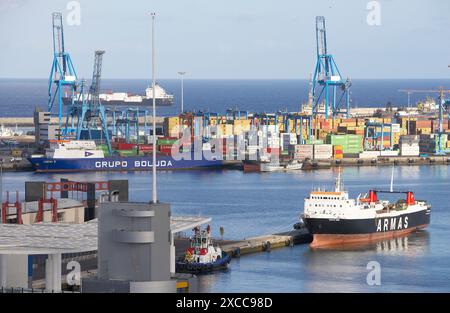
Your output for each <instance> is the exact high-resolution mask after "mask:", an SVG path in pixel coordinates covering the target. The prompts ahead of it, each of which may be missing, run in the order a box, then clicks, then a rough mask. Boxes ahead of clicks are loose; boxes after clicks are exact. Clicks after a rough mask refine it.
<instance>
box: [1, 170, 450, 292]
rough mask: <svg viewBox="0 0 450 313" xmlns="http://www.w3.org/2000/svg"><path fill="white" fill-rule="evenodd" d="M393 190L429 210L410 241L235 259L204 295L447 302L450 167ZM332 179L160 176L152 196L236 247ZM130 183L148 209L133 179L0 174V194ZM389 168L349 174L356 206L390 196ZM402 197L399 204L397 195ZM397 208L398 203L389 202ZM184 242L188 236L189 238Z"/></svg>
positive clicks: (142, 186) (291, 213) (415, 173)
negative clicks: (60, 184)
mask: <svg viewBox="0 0 450 313" xmlns="http://www.w3.org/2000/svg"><path fill="white" fill-rule="evenodd" d="M394 170H395V183H394V188H395V189H396V190H400V191H407V190H412V191H414V192H415V194H416V199H424V200H427V201H428V202H429V203H430V204H431V205H432V215H431V224H430V226H429V227H428V228H427V229H426V230H425V231H421V232H419V233H415V234H412V235H410V236H408V237H404V238H399V239H395V240H390V241H384V242H380V243H377V244H371V245H368V246H364V247H358V248H353V249H347V250H317V251H315V250H311V249H310V248H309V247H308V246H307V245H299V246H295V247H292V248H290V247H286V248H281V249H276V250H272V251H271V252H264V253H259V254H253V255H245V256H242V257H241V258H239V259H233V260H232V263H231V265H230V269H229V270H227V271H225V272H219V273H215V274H212V275H204V276H201V277H200V290H201V291H203V292H251V291H253V292H346V291H347V292H366V291H367V292H392V291H397V292H449V291H450V267H448V264H449V262H450V250H449V249H448V243H449V239H450V205H449V203H450V193H449V190H450V167H448V166H445V165H442V166H441V165H435V166H403V167H397V168H395V169H394ZM336 175H337V169H324V170H316V171H310V172H306V171H295V172H290V173H249V174H244V173H243V172H241V171H234V170H218V171H179V172H175V171H174V172H158V196H159V199H160V200H161V201H163V202H169V203H171V205H172V214H174V215H202V216H210V217H212V218H213V222H212V227H213V235H214V236H215V237H219V231H218V229H219V227H220V226H222V227H223V228H224V239H242V238H246V237H247V238H248V237H251V236H258V235H266V234H271V233H277V232H282V231H288V230H290V229H292V225H293V224H294V223H296V222H297V221H298V216H299V214H300V213H301V211H302V209H303V200H304V198H305V197H307V196H308V194H309V192H310V191H311V189H312V188H316V187H322V188H326V187H328V188H332V185H333V182H334V178H335V177H336ZM62 177H64V178H69V179H71V180H75V181H94V180H96V181H100V180H108V179H128V180H129V184H130V198H131V199H130V200H132V201H149V200H150V196H151V192H150V188H151V175H150V173H149V172H134V173H126V174H125V173H106V172H103V173H78V174H37V173H31V172H28V173H25V172H23V173H4V176H3V190H4V191H6V190H9V191H11V192H13V191H15V190H20V191H22V193H21V197H22V198H23V188H24V181H29V180H35V181H44V180H45V181H48V182H51V181H59V179H60V178H62ZM390 177H391V167H361V168H357V167H348V168H345V169H344V170H343V179H344V186H345V189H347V190H348V191H349V193H350V196H351V197H354V198H356V197H357V196H358V194H359V193H364V192H366V191H368V190H369V189H370V188H377V189H388V188H389V184H390ZM397 196H398V197H403V195H402V194H399V195H397ZM388 199H390V200H396V199H397V198H396V197H392V198H388ZM187 235H190V233H187ZM371 261H376V262H378V263H379V264H380V269H381V285H375V286H369V285H368V284H367V281H366V279H367V275H368V274H369V273H370V271H371V270H372V268H370V269H367V266H368V263H369V262H371Z"/></svg>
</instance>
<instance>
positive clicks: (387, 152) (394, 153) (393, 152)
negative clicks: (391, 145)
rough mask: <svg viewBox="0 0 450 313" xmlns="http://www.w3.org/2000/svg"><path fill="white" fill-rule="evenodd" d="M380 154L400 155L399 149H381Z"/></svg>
mask: <svg viewBox="0 0 450 313" xmlns="http://www.w3.org/2000/svg"><path fill="white" fill-rule="evenodd" d="M380 155H381V156H398V150H392V151H391V150H386V151H381V153H380Z"/></svg>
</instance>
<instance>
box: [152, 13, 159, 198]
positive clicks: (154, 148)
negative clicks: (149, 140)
mask: <svg viewBox="0 0 450 313" xmlns="http://www.w3.org/2000/svg"><path fill="white" fill-rule="evenodd" d="M151 16H152V92H153V152H152V154H153V165H152V172H153V173H152V176H153V189H152V202H153V203H154V204H156V203H157V201H158V198H157V194H156V94H155V87H156V77H155V75H156V74H155V73H156V71H155V60H156V56H155V13H151Z"/></svg>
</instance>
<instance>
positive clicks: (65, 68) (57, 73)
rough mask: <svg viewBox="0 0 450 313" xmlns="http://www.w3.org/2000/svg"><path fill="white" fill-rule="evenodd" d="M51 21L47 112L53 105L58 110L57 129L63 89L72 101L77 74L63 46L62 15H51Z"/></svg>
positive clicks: (61, 113) (61, 114) (60, 120)
mask: <svg viewBox="0 0 450 313" xmlns="http://www.w3.org/2000/svg"><path fill="white" fill-rule="evenodd" d="M52 21H53V62H52V69H51V71H50V76H49V79H48V96H49V99H48V111H49V112H52V110H53V108H54V106H55V103H56V105H57V108H58V118H59V128H60V129H61V128H62V119H63V89H66V91H68V92H69V93H70V94H71V95H72V99H74V97H73V96H74V94H75V92H76V89H77V74H76V71H75V68H74V66H73V63H72V59H71V58H70V55H69V53H67V52H66V50H65V46H64V30H63V18H62V14H61V13H59V12H57V13H53V14H52Z"/></svg>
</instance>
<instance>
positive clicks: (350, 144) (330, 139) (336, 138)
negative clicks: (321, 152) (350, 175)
mask: <svg viewBox="0 0 450 313" xmlns="http://www.w3.org/2000/svg"><path fill="white" fill-rule="evenodd" d="M326 143H327V144H331V145H333V146H342V150H343V153H359V152H361V151H363V146H362V136H361V135H352V134H347V135H331V134H330V135H328V136H327V138H326Z"/></svg>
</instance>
